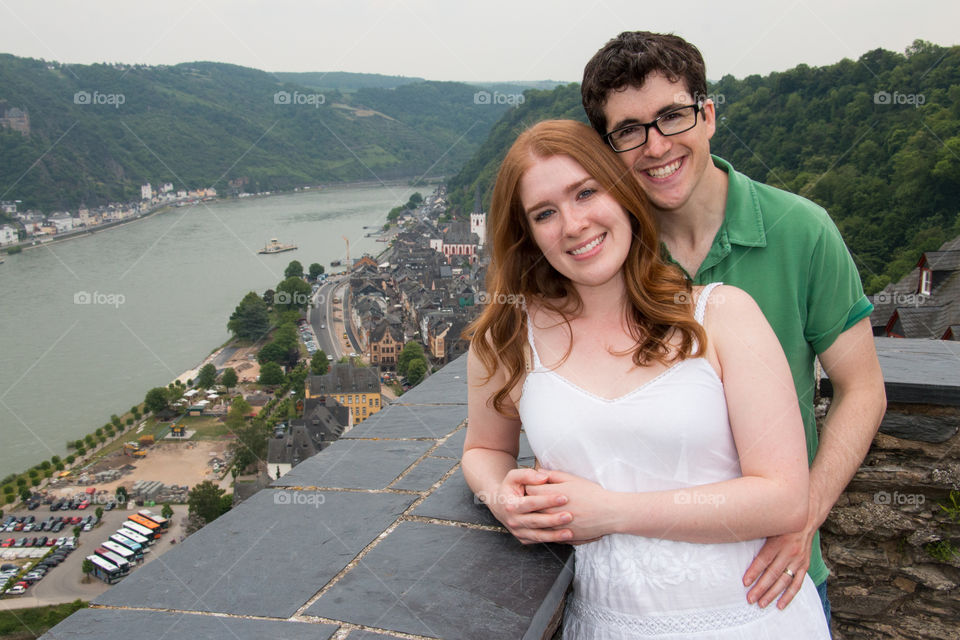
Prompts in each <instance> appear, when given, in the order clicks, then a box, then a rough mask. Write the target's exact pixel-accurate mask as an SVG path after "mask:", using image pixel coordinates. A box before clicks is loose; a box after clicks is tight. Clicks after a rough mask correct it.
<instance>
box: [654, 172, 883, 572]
mask: <svg viewBox="0 0 960 640" xmlns="http://www.w3.org/2000/svg"><path fill="white" fill-rule="evenodd" d="M713 163H714V165H716V166H717V167H718V168H720V169H722V170H723V171H725V172H726V173H727V175H728V178H729V183H728V187H727V206H726V210H725V212H724V220H723V223H722V224H721V225H720V229H719V230H718V231H717V235H716V237H714V239H713V246H711V247H710V252H709V253H708V254H707V257H706V258H705V259H704V261H703V264H701V265H700V269H699V270H698V271H697V273H696V275H695V276H694V277H693V278H692V280H693V282H694V284H698V285H702V284H709V283H711V282H723V283H725V284H730V285H733V286H735V287H739V288H741V289H743V290H744V291H746V292H747V293H749V294H750V295H751V296H752V297H753V299H754V300H756V302H757V304H758V305H759V307H760V309H761V310H762V311H763V314H764V316H766V318H767V321H768V322H769V323H770V325H771V326H772V327H773V330H774V332H775V333H776V334H777V337H778V338H779V339H780V345H781V346H782V347H783V350H784V352H785V353H786V355H787V360H788V361H789V363H790V371H791V373H792V374H793V383H794V386H795V387H796V389H797V398H798V399H799V401H800V412H801V414H802V415H803V428H804V431H805V433H806V437H807V458H808V460H809V461H810V462H812V461H813V457H814V455H815V454H816V452H817V443H818V439H817V427H816V420H815V418H814V413H813V394H814V390H815V387H816V381H815V380H814V359H815V358H816V355H817V354H818V353H822V352H823V351H825V350H826V349H827V348H828V347H829V346H830V345H831V344H833V341H834V340H836V338H837V336H839V335H840V334H841V333H843V332H844V331H846V330H847V329H849V328H850V327H852V326H853V325H855V324H856V323H857V322H859V321H860V320H862V319H863V318H866V317H867V316H869V315H870V312H871V311H873V305H871V304H870V301H869V300H868V299H867V297H866V296H865V295H864V293H863V286H862V285H861V283H860V275H859V274H858V273H857V269H856V266H855V265H854V264H853V259H852V258H851V257H850V253H849V251H847V247H846V245H845V244H844V243H843V239H842V238H841V237H840V232H839V231H838V230H837V227H836V225H835V224H834V223H833V221H832V220H831V219H830V216H829V215H827V212H826V211H825V210H824V209H823V208H822V207H820V206H818V205H816V204H814V203H813V202H810V201H809V200H807V199H806V198H802V197H800V196H798V195H795V194H792V193H788V192H786V191H782V190H780V189H776V188H774V187H770V186H768V185H765V184H761V183H759V182H755V181H753V180H751V179H750V178H748V177H746V176H745V175H743V174H742V173H738V172H737V171H736V170H734V168H733V167H732V166H731V165H730V164H729V163H728V162H727V161H725V160H723V159H721V158H718V157H716V156H713ZM663 250H664V252H665V254H666V257H667V258H668V260H670V261H671V262H674V264H676V263H675V261H673V259H672V258H671V257H670V255H669V252H668V251H667V250H666V247H664V248H663ZM687 276H688V277H689V274H687ZM809 574H810V577H811V578H812V579H813V582H814V583H815V584H818V585H819V584H820V583H822V582H823V581H824V580H826V579H827V575H829V572H828V571H827V567H826V565H824V564H823V558H822V557H821V555H820V534H819V532H818V533H817V535H816V536H815V537H814V539H813V553H812V554H811V557H810V569H809Z"/></svg>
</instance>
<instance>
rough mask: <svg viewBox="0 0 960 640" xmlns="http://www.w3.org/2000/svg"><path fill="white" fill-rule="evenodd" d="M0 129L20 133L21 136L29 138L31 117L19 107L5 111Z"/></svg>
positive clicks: (0, 122)
mask: <svg viewBox="0 0 960 640" xmlns="http://www.w3.org/2000/svg"><path fill="white" fill-rule="evenodd" d="M0 129H13V130H14V131H19V132H20V134H21V135H24V136H29V135H30V115H29V114H28V113H27V112H26V111H23V110H22V109H18V108H17V107H10V108H9V109H4V110H3V115H2V116H0Z"/></svg>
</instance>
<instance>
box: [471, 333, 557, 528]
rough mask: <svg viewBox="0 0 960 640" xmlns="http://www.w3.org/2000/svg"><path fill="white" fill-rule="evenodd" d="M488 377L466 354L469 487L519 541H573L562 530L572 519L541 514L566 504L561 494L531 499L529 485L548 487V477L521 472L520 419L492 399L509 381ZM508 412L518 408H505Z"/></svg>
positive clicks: (473, 356)
mask: <svg viewBox="0 0 960 640" xmlns="http://www.w3.org/2000/svg"><path fill="white" fill-rule="evenodd" d="M486 376H487V372H486V370H485V368H484V366H483V363H482V362H480V359H479V358H478V357H477V355H476V353H475V352H474V349H473V347H472V346H471V347H470V351H469V353H468V354H467V386H468V401H467V413H468V420H467V438H466V441H465V442H464V445H463V459H462V468H463V475H464V477H465V478H466V480H467V484H468V485H469V486H470V489H472V490H473V492H474V494H475V495H476V496H477V497H478V498H479V499H480V500H481V501H483V502H484V503H486V505H487V507H489V509H490V511H491V513H493V515H494V517H496V518H497V520H499V521H500V522H501V523H502V524H503V525H504V526H505V527H506V528H507V529H508V530H509V531H510V533H512V534H513V535H514V536H516V538H517V539H518V540H520V542H523V543H524V544H530V543H534V542H562V541H567V540H570V539H571V533H570V531H568V530H566V529H557V528H556V527H561V526H563V525H564V524H565V523H566V522H569V521H570V518H571V516H570V514H568V513H566V512H558V513H550V514H548V513H538V511H541V510H543V509H546V508H548V507H556V506H558V505H562V504H564V503H565V502H566V501H567V499H566V497H564V496H562V495H558V492H556V491H546V492H544V493H543V494H541V495H539V496H536V497H532V496H528V495H527V492H526V488H527V487H528V486H530V485H535V484H541V485H542V484H544V483H546V481H547V475H546V474H545V473H543V472H541V471H536V470H534V469H518V468H517V453H518V451H519V448H520V420H519V419H511V418H507V417H506V416H503V415H501V414H500V413H497V411H496V410H495V409H494V408H493V401H492V398H493V394H494V393H496V391H497V390H498V389H500V387H502V386H503V384H504V382H505V381H506V375H505V374H504V372H503V371H502V370H498V371H496V372H495V373H494V375H493V376H491V377H490V379H489V380H486V381H485V378H486ZM505 405H506V406H505V407H504V408H505V409H506V410H507V411H510V410H512V409H513V408H514V407H513V403H512V402H510V401H508V402H506V403H505Z"/></svg>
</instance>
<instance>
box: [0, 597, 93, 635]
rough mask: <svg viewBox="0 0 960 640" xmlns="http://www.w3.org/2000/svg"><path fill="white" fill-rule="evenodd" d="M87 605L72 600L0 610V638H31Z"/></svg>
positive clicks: (41, 633)
mask: <svg viewBox="0 0 960 640" xmlns="http://www.w3.org/2000/svg"><path fill="white" fill-rule="evenodd" d="M86 606H87V603H86V602H83V601H81V600H74V601H73V602H69V603H67V604H56V605H51V606H49V607H33V608H29V609H10V610H7V611H0V638H4V640H28V639H29V640H33V639H34V638H38V637H40V636H42V635H43V634H44V633H46V632H47V630H49V629H50V628H51V627H54V626H56V625H57V624H59V623H60V621H61V620H63V619H64V618H66V617H67V616H69V615H70V614H71V613H73V612H74V611H76V610H77V609H82V608H84V607H86Z"/></svg>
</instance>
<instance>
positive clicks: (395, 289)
mask: <svg viewBox="0 0 960 640" xmlns="http://www.w3.org/2000/svg"><path fill="white" fill-rule="evenodd" d="M444 210H445V203H444V201H443V198H442V192H441V191H440V190H438V192H436V193H434V194H433V195H432V196H431V197H428V198H427V200H426V201H425V204H424V205H423V206H422V207H421V208H420V210H419V211H418V212H417V213H416V215H415V216H413V215H411V216H409V217H408V218H407V219H406V220H405V221H404V229H403V231H401V232H400V233H398V234H397V236H396V237H395V239H394V243H393V246H392V248H391V250H390V252H389V253H388V254H387V257H386V259H385V261H384V262H382V263H379V264H377V263H376V262H375V261H373V260H370V261H367V262H364V263H361V262H359V261H358V262H357V263H355V264H354V266H353V270H352V271H351V278H350V287H349V291H350V305H349V308H350V322H351V328H352V329H353V333H354V335H355V336H356V337H357V340H358V342H359V343H360V348H361V349H362V351H363V354H364V356H365V357H366V359H367V361H368V362H370V364H371V365H373V366H378V367H380V368H381V369H384V370H387V371H392V370H395V369H396V364H397V357H398V356H399V354H400V351H401V350H402V349H403V345H404V344H406V343H407V342H409V341H411V340H419V341H420V342H421V343H422V344H423V345H424V347H425V351H426V353H427V355H428V356H429V358H430V359H431V361H432V362H433V363H434V364H435V365H440V366H442V365H443V364H446V363H447V362H449V361H450V360H453V359H455V358H456V357H458V356H459V355H461V354H463V353H464V352H465V351H466V349H467V347H468V344H467V342H466V341H465V340H463V339H461V338H460V334H461V333H462V331H463V330H464V328H465V327H466V326H467V324H468V323H469V322H470V321H471V320H472V319H473V318H474V317H476V315H477V313H478V308H477V306H476V298H477V296H478V293H479V292H480V291H481V290H482V282H483V278H484V276H485V273H486V269H485V268H484V267H483V258H485V254H484V252H483V243H482V240H483V238H484V237H485V225H486V214H485V213H483V212H480V211H474V212H473V213H472V214H471V220H470V222H467V221H452V222H450V221H447V222H441V221H440V218H441V216H442V215H443V214H444Z"/></svg>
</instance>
